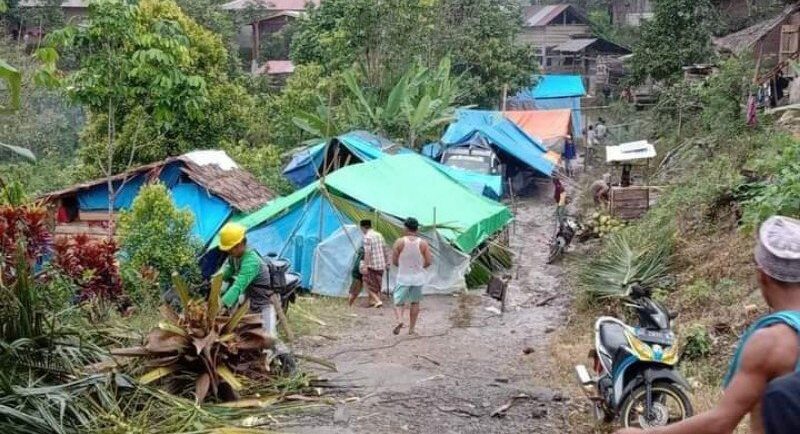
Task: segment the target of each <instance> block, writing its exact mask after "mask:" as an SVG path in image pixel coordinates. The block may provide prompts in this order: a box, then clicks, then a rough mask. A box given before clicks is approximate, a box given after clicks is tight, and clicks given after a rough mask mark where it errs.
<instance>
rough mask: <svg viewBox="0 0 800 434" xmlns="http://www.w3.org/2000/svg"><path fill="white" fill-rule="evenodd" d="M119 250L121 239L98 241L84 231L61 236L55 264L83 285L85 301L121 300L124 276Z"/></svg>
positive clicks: (56, 249) (57, 242) (58, 241)
mask: <svg viewBox="0 0 800 434" xmlns="http://www.w3.org/2000/svg"><path fill="white" fill-rule="evenodd" d="M116 253H117V243H116V242H115V241H114V240H113V239H104V240H101V241H98V240H92V239H90V238H89V237H88V236H86V235H83V234H82V235H75V236H74V237H59V238H58V239H57V240H56V244H55V258H54V260H53V265H55V266H56V267H57V268H58V269H59V270H60V271H61V272H62V273H64V275H66V276H68V277H69V278H71V279H72V280H73V281H74V282H75V284H77V285H78V286H79V287H80V289H81V292H80V294H79V298H80V299H81V301H84V300H89V299H92V298H104V299H106V300H117V299H118V298H119V297H120V296H121V295H122V279H121V278H120V276H119V268H118V267H117V263H116Z"/></svg>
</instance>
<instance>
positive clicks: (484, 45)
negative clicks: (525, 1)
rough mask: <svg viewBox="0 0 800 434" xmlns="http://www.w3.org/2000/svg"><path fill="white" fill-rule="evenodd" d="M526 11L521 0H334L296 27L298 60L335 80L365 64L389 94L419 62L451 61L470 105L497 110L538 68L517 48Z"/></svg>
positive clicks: (373, 82)
mask: <svg viewBox="0 0 800 434" xmlns="http://www.w3.org/2000/svg"><path fill="white" fill-rule="evenodd" d="M521 19H522V11H521V7H520V5H519V3H518V2H517V1H514V0H425V1H412V2H409V1H404V0H327V1H325V2H322V4H321V6H320V7H318V8H316V9H314V10H312V11H311V12H310V14H309V16H308V18H307V19H304V20H301V21H300V22H299V23H298V24H297V25H298V29H297V33H296V34H295V36H294V38H293V40H292V50H291V51H292V53H291V56H292V60H293V61H294V62H295V63H297V64H309V63H316V64H319V65H322V66H323V68H325V70H326V72H327V73H328V74H332V73H335V72H339V71H342V70H344V69H346V68H348V67H350V66H352V65H353V64H354V63H358V64H359V65H360V66H361V68H362V69H363V71H364V76H365V79H366V83H367V85H368V86H370V87H377V88H379V89H380V91H381V92H383V93H385V94H388V93H389V92H390V91H391V89H392V87H393V86H394V84H395V83H397V82H398V80H399V79H400V77H401V76H402V74H403V73H404V72H405V71H407V70H408V69H409V68H410V67H411V66H412V65H414V64H415V63H417V62H419V63H421V64H422V65H423V66H427V67H429V68H436V67H437V65H438V64H439V62H440V60H441V59H442V58H444V57H445V56H447V55H450V56H451V58H452V63H453V69H454V71H456V72H457V73H458V74H463V75H464V77H463V78H464V82H465V85H466V89H467V93H466V94H465V95H464V99H465V100H466V101H469V102H477V103H479V104H481V105H485V106H489V105H496V104H497V102H498V101H499V97H500V94H501V92H502V89H503V87H504V86H506V85H507V86H509V88H510V90H511V91H514V90H515V89H517V88H520V87H524V86H528V85H530V84H531V81H532V74H533V73H534V72H535V68H536V66H535V65H536V62H535V61H534V53H533V51H532V49H531V48H530V47H527V46H522V45H517V44H516V43H515V39H516V36H517V34H518V32H519V30H520V28H521Z"/></svg>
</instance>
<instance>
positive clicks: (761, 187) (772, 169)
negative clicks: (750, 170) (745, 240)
mask: <svg viewBox="0 0 800 434" xmlns="http://www.w3.org/2000/svg"><path fill="white" fill-rule="evenodd" d="M755 167H756V169H757V171H758V172H759V173H764V174H767V175H769V176H770V178H768V180H767V181H765V182H760V183H756V184H754V185H751V186H752V187H754V191H751V192H750V193H749V198H748V199H747V200H746V201H745V202H744V207H743V208H744V221H745V223H746V224H747V226H748V227H749V228H751V229H752V228H755V227H756V226H758V224H759V223H761V222H762V221H764V220H765V219H766V218H768V217H769V216H772V215H775V214H780V215H785V216H790V217H800V140H798V139H795V138H793V137H791V136H788V135H778V136H776V137H774V138H773V139H772V143H770V144H769V145H768V146H767V147H765V149H763V153H762V157H761V158H759V159H757V160H756V161H755Z"/></svg>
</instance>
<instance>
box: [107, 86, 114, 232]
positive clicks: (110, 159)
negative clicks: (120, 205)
mask: <svg viewBox="0 0 800 434" xmlns="http://www.w3.org/2000/svg"><path fill="white" fill-rule="evenodd" d="M114 115H115V110H114V104H113V102H112V101H109V103H108V146H107V147H106V151H107V154H106V186H107V188H108V238H109V239H111V238H112V237H113V236H114V202H116V200H117V191H115V190H114V181H113V179H112V177H113V176H114V140H115V135H116V131H115V130H116V125H115V123H114Z"/></svg>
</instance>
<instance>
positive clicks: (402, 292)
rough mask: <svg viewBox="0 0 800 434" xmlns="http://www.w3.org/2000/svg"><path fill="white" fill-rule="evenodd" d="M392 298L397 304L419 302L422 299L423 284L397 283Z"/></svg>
mask: <svg viewBox="0 0 800 434" xmlns="http://www.w3.org/2000/svg"><path fill="white" fill-rule="evenodd" d="M392 298H393V299H394V304H395V306H403V305H405V304H406V303H410V304H413V303H419V302H420V300H422V286H409V285H397V287H396V288H395V289H394V293H393V294H392Z"/></svg>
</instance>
